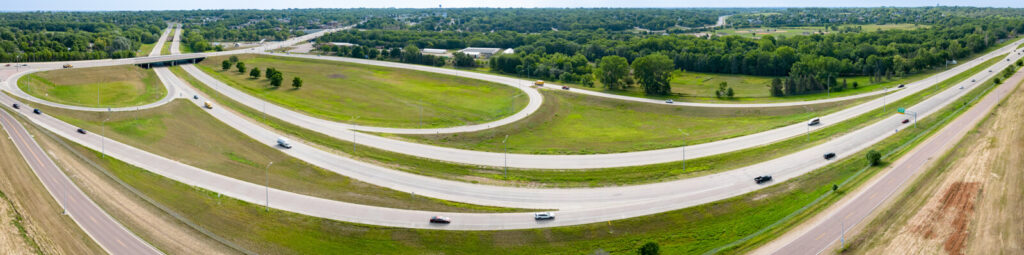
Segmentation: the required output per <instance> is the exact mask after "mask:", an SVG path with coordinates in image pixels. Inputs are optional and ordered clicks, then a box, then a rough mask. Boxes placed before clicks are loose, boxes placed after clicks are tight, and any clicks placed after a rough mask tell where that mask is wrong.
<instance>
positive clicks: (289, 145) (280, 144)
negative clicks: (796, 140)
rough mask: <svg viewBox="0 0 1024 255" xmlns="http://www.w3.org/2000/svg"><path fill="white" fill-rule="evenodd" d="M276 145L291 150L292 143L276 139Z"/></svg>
mask: <svg viewBox="0 0 1024 255" xmlns="http://www.w3.org/2000/svg"><path fill="white" fill-rule="evenodd" d="M277 145H278V146H281V147H283V148H285V149H291V148H292V143H290V142H288V139H285V138H284V137H278V138H277Z"/></svg>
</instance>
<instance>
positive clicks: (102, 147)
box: [100, 117, 110, 158]
mask: <svg viewBox="0 0 1024 255" xmlns="http://www.w3.org/2000/svg"><path fill="white" fill-rule="evenodd" d="M108 120H110V118H109V117H108V118H107V119H105V120H103V125H101V127H102V128H103V130H102V131H103V135H101V136H100V157H102V158H106V157H107V146H106V142H105V141H106V136H107V121H108Z"/></svg>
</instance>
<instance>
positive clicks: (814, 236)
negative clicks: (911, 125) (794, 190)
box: [772, 72, 1024, 254]
mask: <svg viewBox="0 0 1024 255" xmlns="http://www.w3.org/2000/svg"><path fill="white" fill-rule="evenodd" d="M1022 79H1024V72H1018V73H1017V74H1016V75H1014V76H1013V77H1011V78H1010V79H1009V80H1007V81H1006V83H1004V84H1003V85H1000V86H998V87H997V88H996V89H994V90H993V91H992V92H990V93H989V94H988V95H986V96H985V97H983V98H982V99H981V100H980V101H978V103H977V104H976V105H974V106H973V107H971V108H970V109H968V110H967V112H964V113H963V114H962V115H960V116H959V117H958V118H956V119H955V120H953V121H952V122H950V123H949V124H948V125H947V126H946V127H944V128H943V129H942V130H939V132H937V133H935V134H934V135H933V136H932V137H931V138H929V139H928V140H926V141H924V142H923V143H921V144H920V145H918V147H917V148H915V149H914V150H913V151H911V152H910V153H909V154H907V155H905V156H904V157H902V158H900V159H899V160H897V161H896V162H895V163H894V164H893V167H892V168H891V169H889V170H887V171H886V172H885V173H884V175H883V176H882V177H881V178H879V179H878V180H877V181H875V182H873V183H870V184H869V185H868V186H866V187H865V188H862V189H861V191H860V192H858V193H857V194H855V195H854V194H851V195H854V197H853V199H852V200H850V201H849V202H847V203H845V204H842V205H837V206H839V209H838V210H836V211H835V212H833V213H832V214H830V215H829V216H827V217H826V218H824V219H822V220H820V221H818V222H814V223H813V225H812V226H811V227H809V228H807V230H806V231H805V232H803V233H799V234H798V235H797V237H795V238H793V239H792V240H790V241H789V242H788V243H787V244H786V245H785V246H784V247H782V248H780V249H778V250H775V251H772V253H775V254H819V253H822V252H824V250H825V249H826V248H828V247H829V246H831V245H833V244H835V243H836V242H840V239H841V238H842V236H843V235H842V234H841V232H842V231H843V228H845V229H850V228H851V227H853V226H856V225H858V224H862V223H864V222H863V221H864V220H865V219H867V217H868V216H869V215H870V214H871V213H872V212H873V211H875V210H876V209H877V208H878V207H879V206H880V205H882V203H884V202H885V201H886V200H888V199H889V198H890V197H892V195H893V194H897V193H898V192H900V191H901V190H903V189H904V188H905V186H904V185H906V184H907V182H909V181H911V180H912V178H913V177H914V176H916V175H917V173H919V172H921V171H923V170H924V169H925V167H926V166H927V165H928V164H929V163H930V162H931V160H932V159H938V158H940V157H941V156H942V155H943V154H944V153H945V152H946V151H948V150H949V149H950V148H952V147H953V146H954V145H956V144H957V142H958V141H960V139H961V138H963V136H964V135H966V134H967V132H968V131H970V130H971V129H972V128H974V126H976V125H977V124H978V123H979V122H981V120H982V119H984V118H985V116H986V115H988V114H989V113H990V112H991V111H992V109H994V108H995V107H996V105H997V104H999V102H1000V101H1002V100H1003V98H1006V96H1008V95H1010V94H1011V93H1012V92H1013V90H1014V88H1016V87H1017V86H1018V84H1019V83H1020V82H1021V80H1022ZM783 238H786V237H783Z"/></svg>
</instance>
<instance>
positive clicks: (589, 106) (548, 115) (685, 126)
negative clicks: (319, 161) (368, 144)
mask: <svg viewBox="0 0 1024 255" xmlns="http://www.w3.org/2000/svg"><path fill="white" fill-rule="evenodd" d="M542 93H543V94H544V105H543V106H541V109H540V110H538V111H537V112H536V113H534V114H533V115H530V116H529V117H527V118H526V119H524V120H521V121H518V122H515V123H512V124H509V125H505V126H501V127H496V128H492V129H488V130H484V131H477V132H469V133H455V134H438V135H392V136H396V137H401V138H404V139H407V140H412V141H416V142H422V143H429V144H436V145H441V146H445V147H455V148H463V149H471V150H482V151H503V150H504V147H503V144H502V140H503V139H504V138H505V135H508V136H509V139H508V141H507V145H508V151H509V152H517V153H531V154H590V153H611V152H626V151H641V150H651V149H661V148H670V147H678V146H682V145H684V144H691V145H693V144H700V143H706V142H711V141H716V140H721V139H726V138H730V137H737V136H743V135H747V134H752V133H757V132H761V131H765V130H769V129H773V128H777V127H781V126H786V125H789V124H793V123H797V122H802V121H806V120H809V119H812V118H814V117H816V116H821V115H825V114H828V113H831V112H835V111H838V110H840V109H842V108H845V107H846V106H849V105H853V104H857V103H861V102H863V101H865V100H867V99H860V100H852V101H847V102H839V103H829V104H825V105H816V106H808V107H802V106H794V107H772V108H707V107H686V106H675V105H660V104H648V103H639V102H631V101H624V100H617V99H609V98H602V97H594V96H587V95H581V94H576V93H567V92H562V91H551V90H545V91H542ZM680 130H681V131H682V132H685V133H686V134H687V135H685V136H683V134H681V133H680ZM380 135H387V134H380Z"/></svg>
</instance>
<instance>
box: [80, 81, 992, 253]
mask: <svg viewBox="0 0 1024 255" xmlns="http://www.w3.org/2000/svg"><path fill="white" fill-rule="evenodd" d="M985 91H987V90H985V89H984V87H981V86H979V87H978V88H976V89H974V90H973V91H972V92H971V93H970V94H968V95H967V96H965V97H964V98H962V99H960V100H958V101H957V102H954V103H953V104H951V105H949V106H947V107H946V108H945V109H943V110H941V111H940V112H939V114H935V115H932V116H929V117H927V118H923V119H921V120H920V123H919V124H920V125H921V126H922V128H919V129H915V128H908V129H905V130H904V131H902V132H899V133H897V134H896V135H894V136H891V137H889V138H887V139H885V140H883V141H882V142H880V143H879V144H876V145H875V146H873V147H872V148H871V149H875V150H879V151H881V152H882V153H892V154H891V156H890V157H889V158H886V159H885V160H886V161H891V160H893V159H895V158H898V157H899V156H901V155H902V154H904V153H906V152H907V151H909V150H911V149H912V148H913V147H914V146H913V145H915V144H917V143H919V142H920V141H923V140H924V139H917V140H915V137H918V136H919V135H922V134H928V133H926V132H935V131H936V130H938V129H931V130H929V129H927V128H924V127H928V126H933V125H936V126H941V125H944V123H946V121H948V120H950V118H948V117H951V116H956V114H959V113H960V112H955V111H954V110H955V109H956V108H958V107H960V106H962V105H967V101H968V100H970V99H971V98H973V97H974V96H977V95H983V94H984V92H985ZM906 144H910V145H911V146H904V145H906ZM80 149H82V148H80ZM82 150H84V149H82ZM865 151H867V150H864V151H860V152H855V153H856V154H857V155H863V153H864V152H865ZM91 155H93V158H94V159H95V160H96V161H98V162H102V163H103V164H104V166H105V167H107V168H109V169H110V170H111V171H112V172H114V174H115V175H117V176H118V177H119V178H121V179H122V180H124V181H125V182H126V183H128V184H130V185H132V186H134V187H136V188H137V189H139V190H141V191H142V192H144V193H146V194H147V195H148V196H151V197H152V198H154V199H155V200H157V201H159V202H160V203H163V204H164V205H167V206H168V207H170V208H173V209H174V210H176V211H179V212H180V213H181V214H182V215H184V216H185V217H187V218H189V219H190V220H192V221H193V222H196V223H197V224H199V225H201V226H203V227H205V228H207V229H210V230H212V231H213V232H215V233H216V234H217V235H220V236H223V237H225V238H228V239H230V240H231V241H232V242H235V243H237V244H240V245H243V246H245V247H246V248H247V249H250V250H253V251H255V252H259V253H274V254H310V253H313V254H320V253H341V254H424V253H427V254H432V253H444V254H480V253H487V254H590V253H598V252H610V253H632V252H634V251H635V250H636V249H637V248H638V247H639V246H641V245H642V244H644V243H646V242H648V241H653V242H657V243H659V244H660V246H661V250H662V252H663V253H665V254H701V253H704V252H708V251H711V250H714V249H716V248H719V247H723V246H726V245H728V244H730V243H732V242H734V241H736V240H740V239H742V238H744V237H746V236H749V235H751V234H753V233H756V232H758V231H760V230H762V229H765V228H766V227H768V226H770V225H771V224H773V223H775V222H778V221H780V220H782V219H785V218H786V217H787V216H789V215H790V214H794V212H797V211H798V210H799V209H800V208H802V207H805V206H807V205H809V204H811V202H812V201H814V200H816V199H817V198H819V197H821V196H822V195H823V194H826V193H828V192H829V191H830V190H831V187H832V184H835V183H840V182H842V181H843V180H846V179H849V178H851V177H853V179H851V181H850V182H849V183H847V184H846V185H844V186H843V187H840V189H839V192H837V193H834V194H833V195H828V196H826V197H825V198H824V199H823V200H821V201H820V202H819V203H817V204H814V205H812V206H809V207H808V208H807V209H806V210H805V211H802V212H801V213H798V214H796V216H795V217H792V218H789V219H787V220H785V221H783V222H782V223H781V224H779V225H777V226H775V227H772V228H769V229H767V230H766V232H765V234H762V235H758V236H755V237H754V238H752V239H749V240H747V241H745V242H741V243H739V244H738V245H735V246H730V247H728V248H726V249H725V250H722V251H721V252H723V253H729V254H734V253H743V252H747V251H749V250H751V249H753V248H756V247H757V246H758V245H760V244H762V243H764V242H767V241H768V240H771V239H772V238H774V237H775V236H778V235H780V234H782V233H785V231H787V230H789V229H791V228H792V227H793V226H796V225H797V224H799V223H800V222H802V221H803V220H805V219H807V218H809V217H812V216H813V215H815V214H817V213H819V212H821V211H822V210H824V209H825V208H828V206H830V205H831V204H833V203H835V202H836V201H838V200H840V199H842V198H843V197H844V196H845V195H846V193H847V192H848V191H849V190H852V189H855V188H856V187H857V186H859V185H860V184H862V183H863V182H865V181H866V180H868V179H870V178H871V176H873V175H874V174H876V173H878V172H879V171H880V170H881V169H884V168H885V167H886V165H885V164H883V165H882V166H876V167H871V168H867V169H866V171H864V172H860V173H858V172H859V171H861V170H862V169H864V166H866V165H867V164H868V162H867V160H866V159H865V158H864V157H849V158H846V159H843V160H840V161H838V162H835V163H833V164H830V165H828V166H826V167H824V168H822V169H818V170H815V171H812V172H810V173H808V174H805V175H803V176H800V177H797V178H794V179H791V180H788V181H786V182H783V183H778V184H776V185H773V186H770V187H765V188H763V189H761V190H758V191H755V192H751V193H748V194H744V195H740V196H737V197H733V198H729V199H724V200H721V201H717V202H713V203H708V204H704V205H699V206H694V207H690V208H685V209H680V210H675V211H670V212H665V213H659V214H654V215H649V216H642V217H635V218H630V219H625V220H617V221H610V222H602V223H594V224H585V225H577V226H567V227H556V228H545V229H531V230H511V231H438V230H412V229H402V228H391V227H378V226H367V225H361V224H354V223H346V222H338V221H332V220H326V219H321V218H314V217H308V216H304V215H299V214H294V213H290V212H284V211H278V210H271V211H270V212H264V211H263V210H262V207H260V206H259V205H254V204H249V203H245V202H241V201H237V200H234V199H232V198H228V197H220V196H217V194H215V193H212V192H208V191H204V190H202V189H197V188H194V187H189V186H187V185H183V184H181V183H177V182H174V181H171V180H168V179H165V178H163V177H160V176H157V175H154V174H152V173H149V172H146V171H144V170H141V169H138V168H135V167H132V166H130V165H127V164H124V163H123V162H120V161H117V160H116V159H113V158H109V157H108V158H106V159H99V157H98V154H96V153H95V152H93V153H92V154H91ZM453 220H455V221H457V220H458V219H453Z"/></svg>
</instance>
